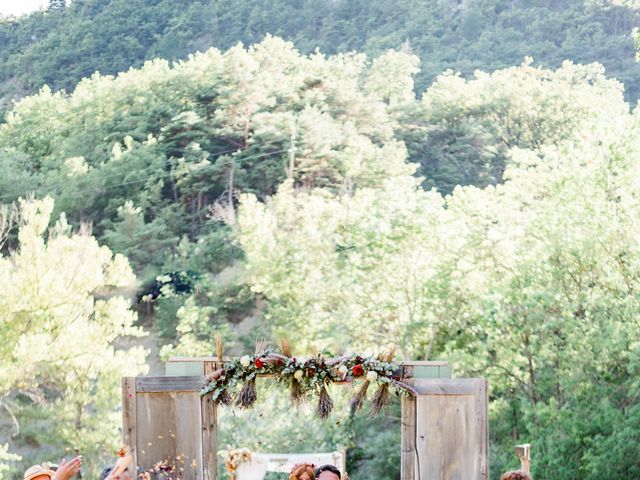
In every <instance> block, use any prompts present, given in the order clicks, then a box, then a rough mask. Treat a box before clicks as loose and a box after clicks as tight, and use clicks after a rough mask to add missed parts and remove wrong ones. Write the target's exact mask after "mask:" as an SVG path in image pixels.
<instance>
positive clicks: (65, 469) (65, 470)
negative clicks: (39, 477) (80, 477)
mask: <svg viewBox="0 0 640 480" xmlns="http://www.w3.org/2000/svg"><path fill="white" fill-rule="evenodd" d="M80 467H82V457H81V456H80V455H78V456H77V457H75V458H72V459H71V460H69V461H68V462H67V460H66V459H65V458H63V459H62V461H61V462H60V466H59V467H58V470H56V473H55V475H54V476H53V479H52V480H69V479H70V478H72V477H74V476H75V475H76V474H77V473H78V472H79V471H80Z"/></svg>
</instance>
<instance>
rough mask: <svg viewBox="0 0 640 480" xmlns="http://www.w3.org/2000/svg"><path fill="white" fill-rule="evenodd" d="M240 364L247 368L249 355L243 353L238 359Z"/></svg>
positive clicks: (249, 360) (249, 362) (249, 359)
mask: <svg viewBox="0 0 640 480" xmlns="http://www.w3.org/2000/svg"><path fill="white" fill-rule="evenodd" d="M240 365H242V367H243V368H247V367H248V366H249V365H251V357H250V356H249V355H245V356H244V357H242V358H241V359H240Z"/></svg>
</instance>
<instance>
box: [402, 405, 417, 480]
mask: <svg viewBox="0 0 640 480" xmlns="http://www.w3.org/2000/svg"><path fill="white" fill-rule="evenodd" d="M401 404H402V417H401V418H402V420H401V427H400V428H401V431H400V436H401V440H400V442H401V445H402V446H401V450H400V478H402V479H403V480H414V479H415V478H416V476H415V475H416V474H415V463H416V400H415V398H414V397H405V396H403V397H402V400H401Z"/></svg>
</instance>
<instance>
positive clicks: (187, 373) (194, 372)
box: [164, 362, 204, 377]
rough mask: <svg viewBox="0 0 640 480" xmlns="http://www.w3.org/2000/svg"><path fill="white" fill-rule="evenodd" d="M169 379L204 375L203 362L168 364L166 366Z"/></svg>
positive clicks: (165, 370)
mask: <svg viewBox="0 0 640 480" xmlns="http://www.w3.org/2000/svg"><path fill="white" fill-rule="evenodd" d="M164 372H165V375H166V376H168V377H195V376H202V375H204V363H202V362H199V363H198V362H167V363H166V364H165V366H164Z"/></svg>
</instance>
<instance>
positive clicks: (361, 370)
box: [353, 365, 364, 377]
mask: <svg viewBox="0 0 640 480" xmlns="http://www.w3.org/2000/svg"><path fill="white" fill-rule="evenodd" d="M363 373H364V368H362V365H356V366H355V367H353V376H354V377H361V376H362V374H363Z"/></svg>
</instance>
